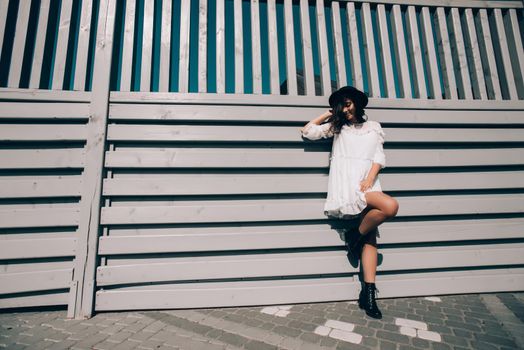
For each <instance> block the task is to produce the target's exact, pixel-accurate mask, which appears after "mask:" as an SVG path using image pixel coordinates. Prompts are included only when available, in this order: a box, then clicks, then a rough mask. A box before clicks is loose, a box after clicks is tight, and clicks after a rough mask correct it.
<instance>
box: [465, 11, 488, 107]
mask: <svg viewBox="0 0 524 350" xmlns="http://www.w3.org/2000/svg"><path fill="white" fill-rule="evenodd" d="M465 15H466V23H467V26H468V36H469V40H470V42H471V51H472V54H473V65H474V66H475V68H474V70H473V74H472V75H473V77H474V81H473V82H472V88H473V91H475V93H476V94H477V96H480V99H481V100H487V99H488V94H487V91H486V82H485V81H484V71H483V69H482V59H481V57H480V49H479V42H478V38H477V30H476V27H475V19H474V17H473V11H472V10H471V9H466V10H465Z"/></svg>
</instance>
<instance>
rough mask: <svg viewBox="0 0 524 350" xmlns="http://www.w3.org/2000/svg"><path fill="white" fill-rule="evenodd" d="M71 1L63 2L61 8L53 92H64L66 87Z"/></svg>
mask: <svg viewBox="0 0 524 350" xmlns="http://www.w3.org/2000/svg"><path fill="white" fill-rule="evenodd" d="M72 7H73V2H72V1H71V0H69V1H67V0H65V1H62V5H61V7H60V19H59V20H60V24H59V27H58V38H57V43H56V51H55V60H54V67H53V81H52V89H53V90H62V89H63V85H64V74H65V65H66V58H67V43H68V40H69V29H70V28H69V27H70V25H71V9H72Z"/></svg>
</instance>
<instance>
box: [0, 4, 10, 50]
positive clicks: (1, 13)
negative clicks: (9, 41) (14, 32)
mask: <svg viewBox="0 0 524 350" xmlns="http://www.w3.org/2000/svg"><path fill="white" fill-rule="evenodd" d="M8 8H9V1H5V0H4V1H0V54H2V48H3V45H4V33H5V26H6V25H7V9H8Z"/></svg>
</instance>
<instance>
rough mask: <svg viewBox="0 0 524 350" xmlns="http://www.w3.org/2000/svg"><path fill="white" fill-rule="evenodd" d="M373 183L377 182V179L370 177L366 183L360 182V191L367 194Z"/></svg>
mask: <svg viewBox="0 0 524 350" xmlns="http://www.w3.org/2000/svg"><path fill="white" fill-rule="evenodd" d="M373 182H375V179H373V178H369V177H368V178H366V179H365V180H364V181H361V182H360V191H361V192H365V191H367V190H368V189H370V188H371V186H373Z"/></svg>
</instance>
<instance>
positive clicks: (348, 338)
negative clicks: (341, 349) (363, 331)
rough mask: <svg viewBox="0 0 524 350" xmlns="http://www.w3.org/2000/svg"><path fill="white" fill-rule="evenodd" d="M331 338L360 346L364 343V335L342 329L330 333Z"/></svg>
mask: <svg viewBox="0 0 524 350" xmlns="http://www.w3.org/2000/svg"><path fill="white" fill-rule="evenodd" d="M329 337H330V338H335V339H338V340H342V341H345V342H349V343H353V344H360V343H361V342H362V335H360V334H357V333H353V332H348V331H343V330H340V329H333V330H332V331H331V332H329Z"/></svg>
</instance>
